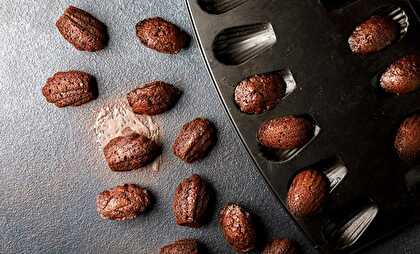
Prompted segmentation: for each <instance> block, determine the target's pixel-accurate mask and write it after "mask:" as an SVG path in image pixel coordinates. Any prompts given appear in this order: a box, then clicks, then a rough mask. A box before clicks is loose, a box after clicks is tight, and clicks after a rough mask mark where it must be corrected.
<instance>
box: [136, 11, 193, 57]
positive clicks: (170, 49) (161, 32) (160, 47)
mask: <svg viewBox="0 0 420 254" xmlns="http://www.w3.org/2000/svg"><path fill="white" fill-rule="evenodd" d="M136 34H137V37H138V38H139V40H140V42H141V43H142V44H143V45H144V46H146V47H148V48H151V49H154V50H156V51H158V52H161V53H165V54H177V53H179V51H181V49H182V48H184V47H185V45H186V43H187V39H188V35H187V34H186V33H185V32H184V31H182V30H181V29H180V28H179V27H178V26H176V25H174V24H172V23H171V22H169V21H166V20H164V19H163V18H160V17H153V18H148V19H145V20H142V21H140V22H139V23H137V25H136Z"/></svg>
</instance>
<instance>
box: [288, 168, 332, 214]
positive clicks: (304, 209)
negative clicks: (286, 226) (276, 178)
mask: <svg viewBox="0 0 420 254" xmlns="http://www.w3.org/2000/svg"><path fill="white" fill-rule="evenodd" d="M328 194H329V181H328V179H327V177H326V176H325V175H324V174H323V173H321V172H318V171H316V170H313V169H306V170H304V171H302V172H300V173H299V174H297V175H296V176H295V178H294V179H293V182H292V184H291V185H290V188H289V192H288V194H287V206H288V207H289V211H290V212H291V213H292V214H293V215H295V216H297V217H306V216H310V215H313V214H315V213H316V212H318V211H319V210H320V208H321V207H322V205H323V204H324V202H325V201H326V199H327V197H328Z"/></svg>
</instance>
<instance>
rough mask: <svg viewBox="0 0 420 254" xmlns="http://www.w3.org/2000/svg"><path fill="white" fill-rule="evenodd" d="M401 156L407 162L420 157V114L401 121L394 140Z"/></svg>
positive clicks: (414, 160)
mask: <svg viewBox="0 0 420 254" xmlns="http://www.w3.org/2000/svg"><path fill="white" fill-rule="evenodd" d="M394 147H395V149H396V150H397V153H398V155H399V156H400V158H401V159H402V160H404V161H407V162H417V161H419V159H420V115H418V114H416V115H413V116H410V117H408V118H407V119H405V120H404V122H402V123H401V125H400V127H399V129H398V132H397V135H396V137H395V141H394Z"/></svg>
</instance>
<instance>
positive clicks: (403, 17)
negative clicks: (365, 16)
mask: <svg viewBox="0 0 420 254" xmlns="http://www.w3.org/2000/svg"><path fill="white" fill-rule="evenodd" d="M374 14H375V15H381V16H389V17H390V18H392V20H394V21H395V22H396V23H398V25H399V26H400V36H399V40H401V39H402V38H404V36H405V35H406V34H407V32H408V27H409V26H410V22H409V21H408V15H407V13H406V12H405V11H404V9H402V8H401V7H399V6H395V5H387V6H384V7H381V8H379V9H378V10H376V11H375V13H374Z"/></svg>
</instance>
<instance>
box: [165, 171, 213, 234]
mask: <svg viewBox="0 0 420 254" xmlns="http://www.w3.org/2000/svg"><path fill="white" fill-rule="evenodd" d="M209 198H210V197H209V190H208V188H207V184H206V183H205V182H204V181H203V179H201V177H200V176H199V175H196V174H194V175H192V176H191V177H189V178H187V179H184V180H183V181H182V182H181V183H180V184H179V185H178V187H177V188H176V191H175V195H174V199H173V203H172V211H173V213H174V216H175V220H176V224H178V225H181V226H187V227H193V228H198V227H201V226H202V224H203V222H204V220H205V218H206V215H207V214H208V213H207V206H208V203H209Z"/></svg>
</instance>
